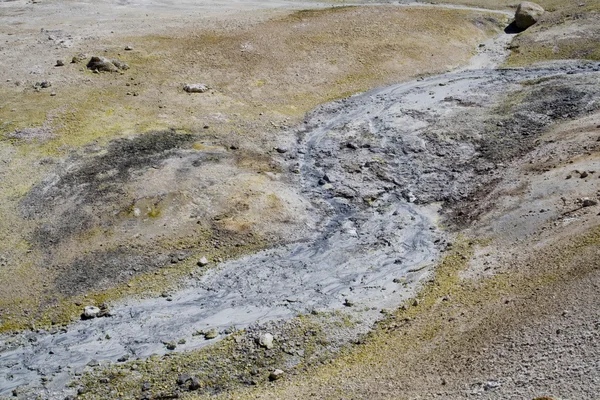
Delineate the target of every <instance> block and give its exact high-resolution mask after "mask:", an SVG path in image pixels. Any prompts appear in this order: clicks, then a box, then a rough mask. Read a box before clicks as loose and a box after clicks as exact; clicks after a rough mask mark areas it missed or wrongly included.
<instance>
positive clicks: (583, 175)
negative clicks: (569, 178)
mask: <svg viewBox="0 0 600 400" xmlns="http://www.w3.org/2000/svg"><path fill="white" fill-rule="evenodd" d="M579 177H580V178H581V179H583V178H587V177H588V173H587V171H583V172H582V173H581V174H579Z"/></svg>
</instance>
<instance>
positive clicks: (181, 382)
mask: <svg viewBox="0 0 600 400" xmlns="http://www.w3.org/2000/svg"><path fill="white" fill-rule="evenodd" d="M191 379H192V377H191V376H190V375H188V374H181V375H179V376H178V377H177V384H178V385H185V384H186V382H187V381H189V380H191Z"/></svg>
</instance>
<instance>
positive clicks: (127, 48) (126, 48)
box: [125, 46, 133, 51]
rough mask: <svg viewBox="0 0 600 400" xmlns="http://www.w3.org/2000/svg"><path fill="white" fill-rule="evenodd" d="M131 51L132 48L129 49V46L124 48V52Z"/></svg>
mask: <svg viewBox="0 0 600 400" xmlns="http://www.w3.org/2000/svg"><path fill="white" fill-rule="evenodd" d="M131 50H133V47H131V46H125V51H131Z"/></svg>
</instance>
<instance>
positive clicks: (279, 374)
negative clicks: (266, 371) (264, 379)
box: [269, 369, 284, 381]
mask: <svg viewBox="0 0 600 400" xmlns="http://www.w3.org/2000/svg"><path fill="white" fill-rule="evenodd" d="M283 374H284V372H283V371H282V370H280V369H276V370H275V371H273V372H271V374H270V375H269V380H271V381H276V380H277V379H279V378H281V377H283Z"/></svg>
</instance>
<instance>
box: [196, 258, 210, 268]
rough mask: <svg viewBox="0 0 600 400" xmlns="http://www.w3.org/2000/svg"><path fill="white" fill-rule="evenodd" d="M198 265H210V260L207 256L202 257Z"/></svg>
mask: <svg viewBox="0 0 600 400" xmlns="http://www.w3.org/2000/svg"><path fill="white" fill-rule="evenodd" d="M198 265H199V266H201V267H206V266H207V265H208V260H207V259H206V257H202V258H201V259H200V261H198Z"/></svg>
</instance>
